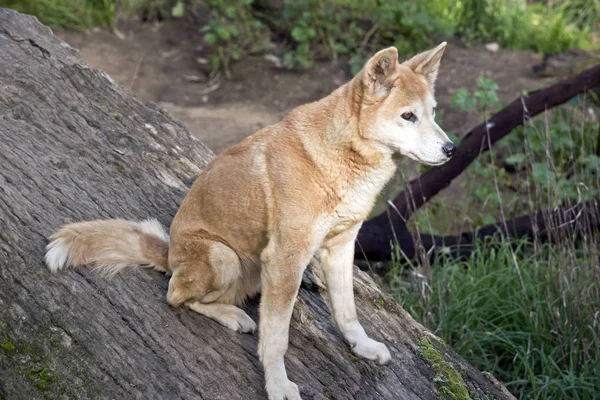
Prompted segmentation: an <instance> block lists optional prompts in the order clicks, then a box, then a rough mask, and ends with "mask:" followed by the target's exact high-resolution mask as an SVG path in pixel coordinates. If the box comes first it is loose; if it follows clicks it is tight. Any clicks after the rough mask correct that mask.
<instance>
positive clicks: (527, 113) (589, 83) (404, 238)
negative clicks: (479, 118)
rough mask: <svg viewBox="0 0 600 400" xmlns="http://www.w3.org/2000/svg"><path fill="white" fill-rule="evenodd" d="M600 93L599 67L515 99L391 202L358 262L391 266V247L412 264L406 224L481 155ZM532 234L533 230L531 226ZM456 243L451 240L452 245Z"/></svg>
mask: <svg viewBox="0 0 600 400" xmlns="http://www.w3.org/2000/svg"><path fill="white" fill-rule="evenodd" d="M598 87H600V64H598V65H596V66H594V67H592V68H590V69H587V70H585V71H583V72H581V73H580V74H578V75H576V76H574V77H572V78H570V79H567V80H564V81H561V82H558V83H556V84H554V85H552V86H549V87H547V88H545V89H540V90H537V91H534V92H530V93H529V94H528V95H527V96H521V97H519V98H517V99H515V100H514V101H513V102H512V103H511V104H510V105H508V106H507V107H505V108H504V109H502V110H500V111H498V112H497V113H496V114H494V115H493V116H492V117H491V118H490V119H489V120H488V122H487V123H483V124H480V125H479V126H477V127H476V128H474V129H473V130H471V131H470V132H469V133H467V135H466V136H465V137H464V139H463V140H462V142H461V144H460V146H458V148H457V150H456V154H454V156H453V157H452V159H451V160H450V161H449V162H448V163H446V164H444V165H442V166H440V167H435V168H432V169H430V170H429V171H427V172H425V173H424V174H422V175H421V176H420V177H419V178H417V179H414V180H412V181H411V182H410V183H409V184H408V187H407V189H406V190H404V191H402V192H401V193H400V194H398V196H396V198H395V199H394V200H393V208H391V209H388V210H387V211H386V212H383V213H382V214H380V215H378V216H376V217H374V218H372V219H370V220H369V221H367V222H365V224H364V225H363V227H362V229H361V231H360V232H359V235H358V240H357V245H356V257H357V258H366V259H371V260H384V259H385V260H387V259H389V258H390V256H391V251H390V243H398V245H399V246H400V248H401V250H402V251H403V253H404V254H406V256H408V257H409V258H413V257H414V256H415V243H414V241H413V236H412V235H411V233H410V232H409V231H408V229H407V228H406V220H407V219H408V218H410V216H411V214H412V213H413V212H414V211H415V210H417V209H419V208H420V207H421V206H422V205H424V204H425V203H427V202H428V201H429V200H430V199H431V198H432V197H433V196H435V195H436V194H438V193H439V192H440V191H441V190H443V189H444V188H446V187H448V186H449V185H450V183H451V182H452V180H453V179H454V178H456V177H457V176H458V175H460V174H461V173H462V172H463V171H464V170H465V169H466V168H467V167H468V166H469V165H470V164H471V163H472V162H473V161H474V160H475V159H476V158H477V157H479V155H480V154H481V153H483V152H486V151H487V150H489V148H490V146H491V145H493V144H494V143H496V142H497V141H498V140H500V139H502V138H503V137H504V136H506V135H508V134H509V133H510V132H512V130H513V129H514V128H516V127H517V126H520V125H522V124H523V123H524V121H526V120H527V119H529V118H532V117H534V116H535V115H538V114H540V113H542V112H544V111H546V110H548V109H550V108H553V107H555V106H557V105H560V104H563V103H565V102H567V101H568V100H569V99H571V98H572V97H574V96H576V95H578V94H582V93H585V92H586V91H588V90H590V89H596V88H598ZM523 218H525V216H524V217H523ZM529 228H530V229H533V227H532V226H530V227H529ZM428 236H430V235H428ZM454 238H457V237H454ZM396 239H398V240H396ZM424 240H425V241H427V240H428V239H427V238H424ZM453 240H454V239H452V238H448V241H450V242H451V241H453ZM429 242H431V240H429ZM434 243H435V242H432V243H431V244H434Z"/></svg>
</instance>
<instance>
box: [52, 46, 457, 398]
mask: <svg viewBox="0 0 600 400" xmlns="http://www.w3.org/2000/svg"><path fill="white" fill-rule="evenodd" d="M444 45H445V44H442V45H440V46H438V47H437V48H436V49H433V50H431V51H428V52H425V53H422V54H420V55H417V56H416V57H415V58H413V59H411V60H409V61H408V62H406V63H404V64H399V63H398V60H397V57H398V55H397V50H396V49H395V48H389V49H385V50H382V51H381V52H379V53H377V54H376V55H375V56H374V57H373V58H372V59H371V60H369V61H368V62H367V64H366V65H365V68H364V69H363V71H362V72H361V73H359V74H358V75H357V76H356V77H355V78H354V79H352V80H351V81H350V82H348V83H347V84H345V85H343V86H341V87H340V88H338V89H337V90H336V91H334V92H333V93H332V94H331V95H329V96H328V97H326V98H324V99H322V100H320V101H318V102H315V103H311V104H306V105H303V106H300V107H298V108H296V109H294V110H293V111H291V112H290V113H289V114H288V116H287V117H286V118H285V119H284V120H283V121H281V122H280V123H278V124H276V125H273V126H270V127H267V128H265V129H263V130H261V131H259V132H257V133H255V134H254V135H252V136H250V137H248V138H247V139H245V140H244V141H242V142H241V143H239V144H238V145H236V146H234V147H232V148H231V149H229V150H227V151H225V152H224V153H222V154H221V155H219V156H217V157H216V158H215V159H214V160H213V162H212V163H211V164H210V165H209V166H208V167H207V168H206V169H205V170H204V171H203V172H202V173H201V174H200V176H199V177H198V178H197V180H196V182H195V183H194V185H193V186H192V188H191V189H190V191H189V193H188V194H187V196H186V198H185V200H184V201H183V203H182V204H181V207H180V209H179V211H178V212H177V215H176V216H175V219H174V220H173V223H172V225H171V229H170V234H171V238H170V242H169V248H168V263H167V262H165V256H166V253H167V251H166V243H167V242H166V237H161V236H160V235H159V234H156V230H154V231H153V232H154V233H152V232H150V233H149V232H147V231H144V230H143V229H142V228H141V227H140V224H139V223H130V222H127V221H120V220H115V221H94V222H88V223H78V224H71V225H67V226H65V227H63V228H61V229H60V230H59V231H58V232H57V233H56V234H54V235H53V236H52V242H51V243H50V244H49V246H48V248H49V252H48V254H49V256H48V260H49V262H48V265H49V266H50V267H51V269H53V270H56V269H58V268H60V267H62V266H64V265H72V266H79V265H83V264H92V265H96V266H107V267H110V266H113V270H114V269H120V268H122V267H123V266H124V265H135V264H148V265H152V266H154V267H155V268H160V269H163V270H166V271H168V272H170V273H172V277H171V279H170V281H169V290H168V294H167V299H168V301H169V303H170V304H172V305H173V306H179V305H181V304H186V305H187V306H188V307H189V308H191V309H192V310H194V311H197V312H199V313H201V314H204V315H206V316H207V317H209V318H213V319H215V320H217V321H219V322H220V323H222V324H223V325H225V326H228V327H230V328H231V329H235V330H239V331H242V332H250V331H254V330H255V328H256V325H255V324H254V322H253V321H252V320H251V319H250V318H249V317H248V316H247V315H246V314H245V313H244V312H243V311H242V310H241V309H239V308H238V307H237V306H240V305H242V304H243V302H244V301H245V300H246V299H247V298H248V297H252V296H254V295H256V294H257V293H258V292H259V290H262V299H261V305H260V315H261V318H260V326H259V335H260V343H259V355H260V357H261V361H262V363H263V365H264V368H265V380H266V388H267V392H268V395H269V399H277V400H280V399H284V398H287V399H288V400H290V399H299V398H300V395H299V392H298V389H297V387H296V385H295V384H293V383H292V382H290V381H289V380H288V379H287V374H286V372H285V366H284V363H283V357H284V354H285V352H286V349H287V342H288V334H289V321H290V318H291V313H292V309H293V303H294V301H295V298H296V295H297V292H298V288H299V285H300V280H301V277H302V273H303V271H304V269H305V268H306V266H307V264H308V263H309V262H310V261H311V259H312V258H313V257H314V258H315V260H316V261H317V262H318V264H319V265H320V267H321V268H322V270H323V272H324V276H325V280H326V282H327V285H328V287H329V291H330V300H331V305H332V311H333V316H334V319H335V321H336V324H337V325H338V327H339V328H340V330H341V331H342V333H343V334H344V337H346V339H347V340H348V342H349V343H350V345H351V346H352V349H353V351H354V352H355V353H356V354H358V355H360V356H362V357H365V358H369V359H373V360H377V361H379V362H381V363H385V362H387V361H388V360H389V359H390V353H389V351H388V350H387V348H386V346H385V345H383V344H382V343H378V342H376V341H374V340H372V339H370V338H369V337H368V336H367V335H366V333H365V332H364V329H363V328H362V326H361V325H360V323H359V322H358V320H357V318H356V310H355V306H354V299H353V294H352V261H353V252H354V240H355V238H356V235H357V233H358V229H359V228H360V226H361V224H362V222H363V221H364V220H365V218H367V216H368V215H369V213H370V211H371V209H372V207H373V204H374V202H375V199H376V196H377V195H378V194H379V192H380V191H381V189H382V188H383V186H384V185H385V184H386V183H387V182H388V180H389V179H390V178H391V177H392V175H393V173H394V171H395V168H396V164H395V160H394V159H395V157H396V156H397V155H398V154H405V155H407V156H409V157H412V158H415V159H417V160H419V161H422V162H425V163H429V164H433V165H437V164H440V163H443V162H445V161H446V160H447V158H448V157H447V156H445V155H444V154H443V153H442V150H441V146H442V145H443V144H444V143H446V142H448V138H447V136H446V135H445V134H444V132H443V131H442V130H441V129H440V128H439V127H438V126H437V124H435V122H434V121H433V116H432V114H433V109H434V107H435V100H434V99H433V84H434V82H435V78H436V76H437V70H438V66H439V60H440V58H441V55H442V53H443V49H444ZM407 112H410V113H413V114H414V115H415V120H414V121H412V122H411V121H408V120H406V118H404V119H403V117H402V118H401V115H410V114H406V113H407ZM53 249H54V250H53ZM63 256H64V257H63ZM61 257H63V258H64V260H63V258H61ZM61 261H62V263H60V262H61ZM58 264H61V265H58Z"/></svg>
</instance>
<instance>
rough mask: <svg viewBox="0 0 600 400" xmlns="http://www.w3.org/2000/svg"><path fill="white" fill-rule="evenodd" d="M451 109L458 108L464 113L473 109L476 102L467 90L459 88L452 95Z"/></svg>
mask: <svg viewBox="0 0 600 400" xmlns="http://www.w3.org/2000/svg"><path fill="white" fill-rule="evenodd" d="M451 104H452V107H454V108H458V109H459V110H461V111H466V110H469V109H472V108H475V104H476V100H475V98H474V97H472V96H471V95H470V94H469V92H468V91H467V89H465V88H460V89H458V90H457V91H456V92H454V93H453V94H452V103H451Z"/></svg>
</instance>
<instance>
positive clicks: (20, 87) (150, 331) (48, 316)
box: [0, 9, 512, 400]
mask: <svg viewBox="0 0 600 400" xmlns="http://www.w3.org/2000/svg"><path fill="white" fill-rule="evenodd" d="M0 54H1V57H0V161H1V166H0V398H2V399H38V398H39V399H41V398H49V399H74V398H77V399H210V400H213V399H227V400H236V399H264V398H266V395H265V392H264V389H263V375H262V370H261V367H260V364H259V361H258V358H257V356H256V353H257V336H256V335H244V334H238V333H235V332H232V331H230V330H228V329H226V328H224V327H222V326H220V325H219V324H218V323H216V322H214V321H212V320H210V319H207V318H205V317H203V316H201V315H198V314H195V313H194V312H192V311H190V310H188V309H184V308H181V309H172V308H171V307H169V305H168V304H167V302H166V299H165V295H166V290H167V284H168V278H167V277H165V276H164V275H162V274H160V273H158V272H155V271H150V270H143V269H140V268H132V269H130V270H126V271H124V272H122V273H121V274H119V275H117V276H116V277H114V278H112V279H106V278H103V277H102V276H100V275H98V274H97V273H95V272H94V271H92V270H89V269H80V270H70V271H67V272H65V273H60V274H54V275H53V274H51V273H49V272H48V270H47V269H46V268H45V267H44V264H43V255H44V247H45V246H46V244H47V237H48V235H49V234H50V233H51V232H53V231H54V230H55V229H56V228H57V227H59V226H60V225H62V224H65V223H69V222H74V221H81V220H90V219H99V218H126V219H142V218H147V217H156V218H158V219H159V221H160V222H161V223H163V224H164V225H165V226H168V225H169V223H170V221H171V219H172V217H173V215H174V214H175V212H176V210H177V207H178V205H179V204H180V202H181V201H182V199H183V197H184V195H185V193H186V191H187V188H188V187H189V185H190V184H191V182H192V181H193V179H194V177H195V176H197V175H198V173H199V172H200V171H201V170H202V168H204V167H205V166H206V165H207V163H208V162H210V160H211V159H212V157H213V154H212V153H211V152H210V150H208V149H207V148H206V147H205V146H204V145H203V144H201V143H200V142H198V141H196V140H195V139H194V138H193V137H192V136H191V135H190V134H189V133H188V132H187V130H186V129H185V127H184V126H183V125H181V124H180V123H178V122H176V121H173V120H172V118H170V117H169V116H168V115H167V114H166V113H165V112H164V111H163V110H161V109H160V108H159V107H157V106H155V105H152V104H147V105H144V104H142V103H140V102H138V101H137V100H136V99H135V98H134V96H133V95H132V94H131V93H129V92H127V91H126V90H124V89H122V88H120V87H119V86H118V85H116V84H115V83H114V82H113V81H112V80H111V79H110V78H109V77H108V76H107V75H106V74H104V73H103V72H100V71H97V70H94V69H92V68H90V67H88V66H87V65H86V64H85V63H84V62H83V61H81V59H80V58H79V56H78V53H77V51H76V50H74V49H72V48H71V47H69V46H68V45H67V44H66V43H64V42H62V41H61V40H59V39H57V38H56V37H54V36H53V34H52V32H51V31H50V29H48V28H47V27H44V26H43V25H41V24H40V23H39V22H38V21H37V20H36V19H35V18H33V17H29V16H24V15H20V14H18V13H16V12H14V11H11V10H6V9H0ZM355 281H356V296H357V304H358V309H359V314H360V318H361V321H362V322H363V325H364V326H365V329H366V330H367V331H368V332H369V334H370V335H371V336H372V337H374V338H375V339H378V340H381V341H384V342H385V343H386V344H387V345H388V346H389V347H390V350H391V352H392V356H393V361H392V362H391V363H390V364H389V365H387V366H383V367H382V366H378V365H375V364H373V363H371V362H368V361H364V360H358V359H356V358H355V357H354V356H352V354H351V353H350V349H349V347H348V346H347V344H346V343H345V342H344V341H343V338H342V337H341V335H340V333H339V332H338V330H337V329H336V328H335V327H334V326H333V324H332V322H331V319H330V312H329V308H328V306H327V302H326V300H324V298H326V296H323V295H324V294H326V292H325V290H324V289H323V288H322V287H321V286H319V285H317V284H316V282H318V280H315V278H314V277H313V278H311V275H310V274H309V275H308V276H307V278H306V280H305V283H304V284H303V287H302V289H301V290H300V294H299V296H298V301H297V303H296V306H295V310H294V315H293V321H292V326H291V330H290V348H289V350H288V353H287V356H286V364H287V368H288V373H289V376H290V379H292V380H293V381H295V382H296V383H298V385H299V386H300V389H301V392H302V394H303V398H305V399H327V398H334V399H437V398H440V397H443V396H441V393H443V392H445V391H447V390H448V388H444V389H442V387H443V386H447V382H445V380H446V378H447V376H446V375H445V374H444V372H440V370H439V368H432V364H431V360H428V359H426V358H425V357H424V355H423V352H422V346H423V343H424V342H423V341H424V340H427V341H430V342H431V343H433V345H434V347H435V348H436V349H437V350H438V351H439V352H440V353H441V354H442V356H443V357H444V359H445V360H446V361H447V362H448V363H449V365H450V366H452V367H453V368H454V369H455V370H456V371H459V373H460V375H461V376H462V377H463V379H464V381H465V383H466V386H467V388H468V391H469V393H470V396H471V397H472V398H474V399H484V398H485V399H489V398H498V399H507V398H512V397H511V396H510V394H508V393H507V392H506V390H505V389H504V388H503V387H502V386H501V385H500V384H499V383H498V382H497V381H495V379H494V378H493V377H491V376H490V375H488V374H483V373H481V372H479V371H478V370H476V369H474V368H473V367H471V366H469V365H468V364H467V363H466V362H465V361H464V360H462V359H461V358H460V357H459V356H458V355H457V354H455V353H454V352H453V351H452V349H450V348H446V347H445V346H443V345H442V344H440V343H438V342H437V341H436V340H434V339H432V338H431V334H429V333H428V332H427V331H426V330H425V328H423V327H422V326H421V325H419V324H418V323H416V322H415V321H414V320H413V319H412V318H411V317H410V316H409V315H408V314H407V313H406V312H404V311H403V310H402V309H401V308H400V307H399V306H398V304H397V303H395V302H394V300H392V299H391V298H389V297H387V296H385V295H384V294H382V292H381V291H380V289H379V288H378V287H377V286H376V285H375V284H374V283H373V282H372V280H371V279H370V278H369V277H368V276H367V275H366V274H364V273H362V272H360V271H358V270H357V271H356V278H355ZM246 309H247V311H248V312H249V314H250V315H251V316H252V318H254V319H255V320H257V319H258V311H257V303H256V301H254V302H252V303H250V304H249V305H248V306H247V307H246Z"/></svg>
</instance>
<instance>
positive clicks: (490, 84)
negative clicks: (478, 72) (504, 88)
mask: <svg viewBox="0 0 600 400" xmlns="http://www.w3.org/2000/svg"><path fill="white" fill-rule="evenodd" d="M477 86H479V88H480V89H481V90H486V91H496V90H498V84H497V83H496V82H494V81H493V80H491V79H489V78H486V77H485V76H480V77H478V78H477Z"/></svg>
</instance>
